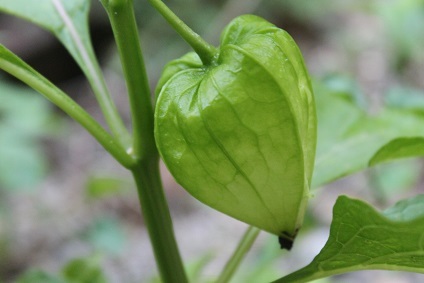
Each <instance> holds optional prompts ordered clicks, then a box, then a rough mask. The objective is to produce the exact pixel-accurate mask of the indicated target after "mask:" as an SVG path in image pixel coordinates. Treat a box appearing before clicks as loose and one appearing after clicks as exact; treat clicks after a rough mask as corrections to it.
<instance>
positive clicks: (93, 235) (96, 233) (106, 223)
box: [84, 216, 126, 255]
mask: <svg viewBox="0 0 424 283" xmlns="http://www.w3.org/2000/svg"><path fill="white" fill-rule="evenodd" d="M84 234H85V235H84V238H85V239H86V240H87V241H88V242H89V243H90V246H92V247H94V249H95V250H96V251H97V252H99V253H104V254H109V255H117V254H119V253H121V252H122V251H123V249H124V247H125V243H126V237H125V233H124V230H123V227H122V224H121V223H120V222H119V221H118V220H117V219H115V218H112V217H107V216H104V217H100V218H98V219H96V220H94V221H93V223H91V226H90V227H89V228H88V229H87V231H86V232H85V233H84Z"/></svg>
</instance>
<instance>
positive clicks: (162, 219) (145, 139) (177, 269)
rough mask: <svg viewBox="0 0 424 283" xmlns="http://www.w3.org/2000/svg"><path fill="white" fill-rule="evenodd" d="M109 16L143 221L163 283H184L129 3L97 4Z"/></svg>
mask: <svg viewBox="0 0 424 283" xmlns="http://www.w3.org/2000/svg"><path fill="white" fill-rule="evenodd" d="M101 1H102V4H103V6H104V7H105V8H106V11H107V13H108V15H109V19H110V21H111V25H112V29H113V32H114V36H115V40H116V43H117V46H118V51H119V55H120V58H121V62H122V68H123V71H124V75H125V80H126V82H127V88H128V94H129V98H130V104H131V114H132V120H133V135H134V144H133V151H132V155H133V156H134V157H135V158H136V160H137V164H136V165H135V166H134V167H132V168H131V172H132V174H133V177H134V180H135V182H136V185H137V191H138V196H139V200H140V206H141V210H142V213H143V218H144V220H145V223H146V227H147V230H148V232H149V236H150V241H151V243H152V247H153V251H154V254H155V258H156V263H157V266H158V268H159V273H160V275H161V279H162V281H163V282H165V283H167V282H170V283H174V282H175V283H186V282H188V281H187V277H186V274H185V270H184V266H183V262H182V260H181V257H180V253H179V251H178V246H177V242H176V240H175V236H174V230H173V227H172V219H171V215H170V212H169V208H168V204H167V202H166V199H165V195H164V192H163V188H162V183H161V180H160V173H159V165H158V164H159V157H158V150H157V148H156V143H155V140H154V133H153V119H154V118H153V105H152V98H151V95H150V88H149V84H148V79H147V73H146V69H145V64H144V59H143V55H142V52H141V47H140V42H139V35H138V30H137V25H136V21H135V16H134V9H133V1H132V0H101Z"/></svg>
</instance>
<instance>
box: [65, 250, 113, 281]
mask: <svg viewBox="0 0 424 283" xmlns="http://www.w3.org/2000/svg"><path fill="white" fill-rule="evenodd" d="M62 275H63V277H64V278H65V280H66V282H68V283H106V282H108V281H107V280H106V277H105V275H104V274H103V271H102V269H101V267H100V259H99V257H97V256H91V257H86V258H78V259H74V260H72V261H71V262H69V263H68V264H67V265H66V266H65V267H64V268H63V271H62Z"/></svg>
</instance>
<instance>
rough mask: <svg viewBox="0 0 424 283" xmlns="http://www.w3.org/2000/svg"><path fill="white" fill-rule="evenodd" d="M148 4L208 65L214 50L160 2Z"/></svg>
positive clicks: (214, 54) (155, 0) (154, 0)
mask: <svg viewBox="0 0 424 283" xmlns="http://www.w3.org/2000/svg"><path fill="white" fill-rule="evenodd" d="M149 2H150V4H151V5H152V6H153V7H154V8H155V9H156V10H157V11H158V12H159V13H160V14H161V15H162V16H163V17H164V18H165V20H166V21H168V23H169V24H170V25H171V26H172V27H173V28H174V29H175V30H176V31H177V32H178V34H179V35H181V37H182V38H184V40H185V41H186V42H187V43H188V44H190V46H191V47H192V48H193V49H194V51H195V52H196V53H197V54H198V55H199V57H200V59H201V60H202V62H203V64H205V65H210V64H212V62H213V61H214V59H215V56H216V54H217V51H216V48H215V47H214V46H212V45H210V44H209V43H207V42H206V41H205V40H204V39H203V38H202V37H201V36H200V35H198V34H197V33H195V32H194V31H193V30H192V29H191V28H190V27H189V26H187V25H186V24H185V23H184V22H183V21H182V20H181V19H180V18H178V16H177V15H175V14H174V12H172V11H171V10H170V9H169V8H168V6H166V5H165V3H163V2H162V1H160V0H149Z"/></svg>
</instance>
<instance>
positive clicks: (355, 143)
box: [313, 83, 424, 187]
mask: <svg viewBox="0 0 424 283" xmlns="http://www.w3.org/2000/svg"><path fill="white" fill-rule="evenodd" d="M314 89H315V93H316V96H315V99H316V103H317V115H318V132H319V135H318V145H317V158H316V161H315V171H314V178H313V186H315V187H317V186H320V185H323V184H325V183H328V182H331V181H333V180H336V179H338V178H341V177H343V176H346V175H348V174H352V173H355V172H358V171H360V170H363V169H366V168H367V167H368V166H369V162H370V160H371V159H373V158H377V157H374V155H375V154H376V153H377V152H378V151H379V150H380V149H381V148H382V147H383V146H386V145H388V144H389V143H391V142H392V141H394V140H396V139H406V140H409V139H411V138H418V137H423V138H424V127H423V125H424V115H422V113H421V112H420V111H417V109H410V108H405V107H403V106H399V107H396V106H395V105H393V106H391V107H385V108H383V109H382V111H380V112H379V113H378V114H376V115H370V114H368V113H366V111H365V110H363V109H362V106H359V105H358V103H357V102H356V101H357V99H356V98H355V96H354V95H353V93H352V90H350V89H346V90H345V91H342V90H340V89H332V88H331V87H330V86H329V85H326V84H323V83H316V85H315V87H314ZM395 145H399V144H398V143H396V144H395ZM411 146H412V145H411ZM390 149H393V147H392V145H390ZM415 149H416V147H415V146H414V148H412V147H411V149H410V150H408V149H406V150H401V151H400V152H398V153H397V155H396V153H395V152H393V153H392V157H391V159H394V158H400V157H408V156H419V155H420V154H421V153H420V152H418V151H416V152H415V154H413V150H415ZM384 152H386V151H384ZM384 152H383V153H381V154H382V155H380V157H378V159H375V160H373V162H372V163H371V165H376V164H378V163H380V162H382V161H385V160H388V158H389V155H390V154H384ZM383 154H384V156H387V157H386V158H383Z"/></svg>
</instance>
